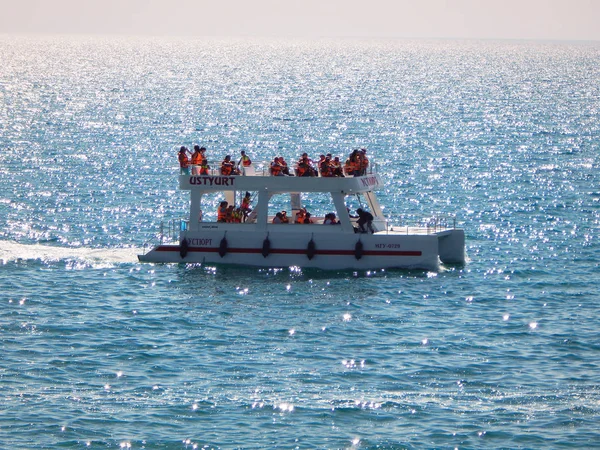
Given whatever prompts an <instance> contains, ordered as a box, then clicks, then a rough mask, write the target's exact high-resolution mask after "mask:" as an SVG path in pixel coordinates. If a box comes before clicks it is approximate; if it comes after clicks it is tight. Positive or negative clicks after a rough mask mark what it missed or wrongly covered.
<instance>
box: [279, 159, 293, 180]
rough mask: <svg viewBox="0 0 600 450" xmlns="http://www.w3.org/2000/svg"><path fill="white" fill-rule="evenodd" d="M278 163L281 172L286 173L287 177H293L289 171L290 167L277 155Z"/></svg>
mask: <svg viewBox="0 0 600 450" xmlns="http://www.w3.org/2000/svg"><path fill="white" fill-rule="evenodd" d="M279 165H280V166H281V173H282V174H284V175H287V176H288V177H293V176H294V175H293V174H291V173H290V168H289V167H288V163H287V162H286V161H285V159H283V156H280V157H279Z"/></svg>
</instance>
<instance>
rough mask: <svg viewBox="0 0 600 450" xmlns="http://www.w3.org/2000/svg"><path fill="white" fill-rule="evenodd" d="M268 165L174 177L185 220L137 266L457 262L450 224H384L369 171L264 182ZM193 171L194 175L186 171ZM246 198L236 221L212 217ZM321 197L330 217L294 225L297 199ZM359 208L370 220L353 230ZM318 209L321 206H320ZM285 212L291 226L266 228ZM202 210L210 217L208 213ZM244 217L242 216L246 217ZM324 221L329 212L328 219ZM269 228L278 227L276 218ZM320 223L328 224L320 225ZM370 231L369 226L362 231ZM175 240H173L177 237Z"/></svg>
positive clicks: (458, 242)
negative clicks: (248, 202)
mask: <svg viewBox="0 0 600 450" xmlns="http://www.w3.org/2000/svg"><path fill="white" fill-rule="evenodd" d="M268 167H269V166H268V164H263V165H260V164H259V165H256V166H254V165H253V166H249V167H244V168H243V170H242V173H241V174H239V175H221V174H220V172H219V171H218V170H214V169H213V170H211V171H210V172H209V173H208V174H205V175H193V174H192V175H190V174H187V173H186V174H180V175H179V189H180V190H184V191H189V192H190V212H189V217H187V218H185V219H183V220H181V221H180V223H179V224H178V226H177V232H176V233H175V235H174V236H173V233H171V234H172V236H171V238H175V239H174V240H173V242H171V243H168V242H165V233H161V236H160V244H158V245H156V246H155V247H153V248H151V249H150V250H149V251H148V252H146V253H144V254H141V255H138V258H139V260H140V261H142V262H152V263H199V264H234V265H242V266H255V267H269V268H277V267H301V268H318V269H326V270H376V269H387V268H403V269H425V270H433V271H437V270H439V269H440V264H458V265H460V264H464V262H465V235H464V230H462V229H460V228H456V223H455V220H454V221H453V223H450V221H449V220H446V221H433V222H431V221H430V222H427V224H426V225H422V226H416V227H407V226H403V225H402V226H400V225H392V224H390V223H388V221H387V220H386V218H385V217H384V215H383V212H382V208H381V206H380V204H379V202H378V200H377V197H376V195H375V191H376V190H378V189H380V188H383V187H384V183H383V181H382V178H381V176H380V175H379V174H378V173H377V166H376V165H371V166H370V167H369V168H368V171H366V173H364V175H360V176H345V177H322V176H312V177H299V176H271V174H270V173H269V170H268ZM192 173H194V172H192ZM246 195H251V196H252V198H253V208H252V211H251V212H250V213H249V214H245V215H244V217H243V219H242V220H237V221H236V220H234V221H231V222H227V221H224V220H223V216H221V217H219V219H220V220H218V219H217V213H216V212H214V213H213V212H212V211H216V209H217V208H218V205H219V204H221V203H222V202H223V201H226V202H227V203H228V205H240V204H241V199H242V197H243V196H246ZM308 196H312V197H313V198H314V196H321V197H322V198H324V199H325V200H324V203H325V204H326V205H327V207H328V208H330V209H331V211H332V212H333V213H334V214H335V217H336V220H335V221H333V222H334V223H335V222H337V223H335V224H331V223H330V222H332V221H331V220H329V221H327V220H325V219H326V217H311V219H310V223H293V222H294V220H293V219H294V218H295V217H296V215H297V214H298V213H300V215H302V213H303V211H304V209H303V205H302V201H303V199H306V198H307V197H308ZM356 201H358V202H360V203H359V205H360V206H361V209H363V210H365V211H368V212H370V214H371V215H372V222H370V223H368V224H366V225H363V227H362V228H363V229H364V231H363V230H361V229H360V227H359V226H358V220H359V219H358V218H357V217H356V216H355V215H354V214H353V212H352V211H351V210H350V209H349V208H348V206H347V205H348V204H355V202H356ZM321 204H323V202H321ZM282 205H283V209H285V210H289V211H291V214H290V223H273V222H274V219H275V217H276V216H277V212H281V210H282ZM207 211H211V213H210V214H207ZM246 213H248V211H246ZM327 217H329V218H331V217H332V215H331V213H330V214H328V215H327ZM275 222H279V220H278V219H275ZM324 222H327V224H325V223H324ZM368 225H370V226H368ZM177 234H178V235H177Z"/></svg>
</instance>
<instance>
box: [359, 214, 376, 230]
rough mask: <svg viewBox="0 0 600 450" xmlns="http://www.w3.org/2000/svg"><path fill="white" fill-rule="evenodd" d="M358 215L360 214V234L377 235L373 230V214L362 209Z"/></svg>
mask: <svg viewBox="0 0 600 450" xmlns="http://www.w3.org/2000/svg"><path fill="white" fill-rule="evenodd" d="M356 214H358V220H357V221H356V224H357V225H358V232H359V233H367V232H369V231H370V232H371V233H375V230H374V229H373V214H371V213H370V212H367V211H364V210H363V209H362V208H358V209H357V210H356Z"/></svg>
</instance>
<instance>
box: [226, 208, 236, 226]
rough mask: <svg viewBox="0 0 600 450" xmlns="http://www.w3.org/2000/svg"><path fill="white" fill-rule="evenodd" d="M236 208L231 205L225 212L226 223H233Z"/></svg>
mask: <svg viewBox="0 0 600 450" xmlns="http://www.w3.org/2000/svg"><path fill="white" fill-rule="evenodd" d="M234 208H235V206H233V205H229V206H228V207H227V210H226V211H225V222H227V223H233V210H234Z"/></svg>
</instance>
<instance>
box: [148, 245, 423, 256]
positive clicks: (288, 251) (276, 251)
mask: <svg viewBox="0 0 600 450" xmlns="http://www.w3.org/2000/svg"><path fill="white" fill-rule="evenodd" d="M156 251H157V252H177V253H179V246H177V245H161V246H159V247H157V248H156ZM218 252H219V248H218V247H190V248H188V253H218ZM227 253H237V254H240V253H248V254H260V253H262V249H261V248H228V249H227ZM269 254H270V255H271V254H272V255H306V249H294V248H272V249H270V250H269ZM422 254H423V252H421V251H420V250H395V251H383V250H365V251H363V252H362V255H363V256H421V255H422ZM315 255H329V256H354V255H355V252H354V250H315Z"/></svg>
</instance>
